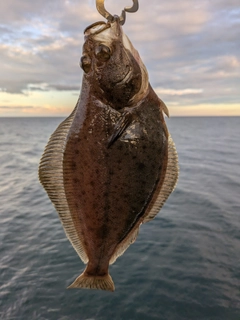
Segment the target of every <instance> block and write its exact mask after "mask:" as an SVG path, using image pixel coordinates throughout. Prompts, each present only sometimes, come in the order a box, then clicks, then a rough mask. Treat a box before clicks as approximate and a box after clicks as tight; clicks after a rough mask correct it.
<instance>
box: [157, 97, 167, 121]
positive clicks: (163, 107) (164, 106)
mask: <svg viewBox="0 0 240 320" xmlns="http://www.w3.org/2000/svg"><path fill="white" fill-rule="evenodd" d="M158 99H159V100H160V107H161V109H162V110H163V112H164V113H165V115H166V116H167V117H168V118H169V111H168V107H167V106H166V105H165V103H164V102H163V101H162V100H161V99H160V98H158Z"/></svg>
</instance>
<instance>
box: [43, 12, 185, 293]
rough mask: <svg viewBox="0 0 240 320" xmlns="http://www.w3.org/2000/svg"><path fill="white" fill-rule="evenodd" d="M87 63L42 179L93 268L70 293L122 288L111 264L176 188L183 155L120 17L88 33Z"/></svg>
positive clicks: (48, 151) (54, 136)
mask: <svg viewBox="0 0 240 320" xmlns="http://www.w3.org/2000/svg"><path fill="white" fill-rule="evenodd" d="M80 61H81V68H82V69H83V77H82V86H81V92H80V96H79V99H78V101H77V104H76V106H75V108H74V110H73V111H72V113H71V114H70V115H69V117H67V118H66V119H65V120H64V121H63V122H62V123H61V124H60V125H59V126H58V127H57V129H56V130H55V132H54V133H53V134H52V135H51V137H50V139H49V142H48V144H47V146H46V148H45V150H44V153H43V155H42V158H41V160H40V164H39V179H40V182H41V184H42V185H43V187H44V188H45V190H46V192H47V194H48V196H49V198H50V200H51V201H52V203H53V205H54V206H55V208H56V211H57V212H58V214H59V218H60V221H61V223H62V226H63V228H64V231H65V233H66V236H67V238H68V239H69V241H70V242H71V244H72V246H73V248H74V249H75V250H76V252H77V254H78V255H79V257H80V258H81V260H82V261H83V262H84V263H85V264H87V265H86V268H85V270H84V271H83V272H82V274H81V275H80V276H78V277H77V278H76V280H75V281H74V282H73V283H72V284H71V285H70V286H69V287H68V288H88V289H101V290H108V291H114V290H115V287H114V282H113V280H112V277H111V276H110V274H109V265H110V264H112V263H114V262H115V261H116V259H117V258H118V257H119V256H121V255H122V254H123V253H124V252H125V250H126V249H127V248H128V247H129V246H130V245H131V244H132V243H134V241H135V240H136V238H137V235H138V232H139V228H140V226H141V225H142V224H144V223H146V222H148V221H150V220H152V219H153V218H154V217H155V216H156V215H157V214H158V212H159V211H160V209H161V208H162V206H163V204H164V203H165V201H166V200H167V198H168V197H169V195H170V194H171V193H172V191H173V190H174V188H175V186H176V183H177V180H178V172H179V168H178V155H177V151H176V148H175V144H174V142H173V140H172V138H171V135H170V133H169V131H168V129H167V126H166V122H165V115H168V109H167V107H166V105H165V104H164V102H163V101H162V100H161V99H160V98H159V97H158V96H157V94H156V93H155V92H154V90H153V88H152V87H151V85H150V83H149V78H148V72H147V69H146V67H145V66H144V64H143V62H142V60H141V58H140V55H139V53H138V51H137V50H136V49H135V48H134V47H133V45H132V43H131V41H130V40H129V38H128V37H127V35H126V34H125V33H124V31H123V28H122V26H121V23H120V21H119V18H118V17H116V16H115V17H114V19H113V21H108V22H102V21H100V22H96V23H94V24H92V25H90V26H89V27H87V28H86V29H85V31H84V44H83V49H82V57H81V60H80ZM164 114H165V115H164Z"/></svg>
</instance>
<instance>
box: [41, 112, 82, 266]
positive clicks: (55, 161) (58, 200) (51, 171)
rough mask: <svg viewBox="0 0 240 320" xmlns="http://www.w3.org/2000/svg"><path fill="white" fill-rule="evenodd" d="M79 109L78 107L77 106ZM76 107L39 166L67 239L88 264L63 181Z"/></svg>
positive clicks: (53, 136)
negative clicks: (65, 159)
mask: <svg viewBox="0 0 240 320" xmlns="http://www.w3.org/2000/svg"><path fill="white" fill-rule="evenodd" d="M76 107H77V106H76ZM76 107H75V109H74V110H73V112H72V113H71V115H70V116H69V117H68V118H67V119H65V120H64V121H63V122H62V123H61V124H60V125H59V126H58V128H57V129H56V130H55V132H54V133H53V134H52V135H51V137H50V139H49V142H48V144H47V146H46V148H45V150H44V153H43V155H42V158H41V160H40V165H39V171H38V174H39V180H40V182H41V184H42V185H43V187H44V189H45V190H46V192H47V194H48V196H49V198H50V200H51V201H52V203H53V204H54V206H55V208H56V210H57V212H58V214H59V217H60V220H61V223H62V225H63V228H64V231H65V233H66V235H67V238H68V239H69V241H70V242H71V244H72V246H73V247H74V249H75V250H76V252H77V253H78V255H79V257H80V258H81V259H82V261H83V262H84V263H87V262H88V257H87V255H86V253H85V250H84V247H83V244H82V241H81V239H80V236H79V235H78V234H77V232H76V230H75V227H74V222H73V220H72V216H71V213H70V209H69V206H68V202H67V199H66V194H65V189H64V181H63V154H64V150H65V145H66V140H67V135H68V131H69V128H70V126H71V124H72V121H73V118H74V116H75V111H76Z"/></svg>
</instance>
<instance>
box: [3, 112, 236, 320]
mask: <svg viewBox="0 0 240 320" xmlns="http://www.w3.org/2000/svg"><path fill="white" fill-rule="evenodd" d="M61 121H62V119H60V118H5V119H4V118H0V319H1V320H13V319H17V320H35V319H36V320H155V319H156V320H200V319H201V320H239V319H240V118H239V117H236V118H234V117H216V118H215V117H213V118H210V117H209V118H207V117H206V118H204V117H203V118H194V117H192V118H191V117H189V118H187V117H186V118H170V119H167V123H168V127H169V130H170V132H171V134H172V137H173V139H174V141H175V144H176V147H177V150H178V154H179V164H180V177H179V181H178V184H177V187H176V189H175V191H174V192H173V193H172V195H171V196H170V198H169V199H168V201H167V202H166V204H165V205H164V207H163V208H162V210H161V212H160V213H159V214H158V216H157V217H156V218H155V219H154V220H152V221H151V222H149V223H147V224H144V225H143V226H142V227H141V229H140V234H139V236H138V238H137V241H136V242H135V243H134V244H133V245H131V246H130V247H129V249H128V250H127V251H126V252H125V254H124V255H123V256H121V257H120V258H118V260H117V261H116V262H115V264H113V265H112V266H111V267H110V273H111V275H112V277H113V280H114V282H115V286H116V291H115V292H113V293H112V292H104V291H95V290H67V289H66V287H67V286H68V285H69V284H71V282H72V281H73V280H74V279H75V278H76V277H77V276H78V275H79V274H80V273H81V271H82V270H83V269H84V265H83V263H82V262H81V261H80V259H79V258H78V256H77V254H76V252H75V251H74V249H73V248H72V247H71V245H70V243H69V242H68V240H67V238H66V236H65V234H64V231H63V229H62V226H61V223H60V221H59V218H58V215H57V213H56V212H55V209H54V208H53V206H52V204H51V203H50V200H49V199H48V197H47V194H46V193H45V191H44V190H43V189H42V187H41V185H40V183H39V182H38V163H39V159H40V156H41V154H42V152H43V149H44V147H45V145H46V143H47V141H48V138H49V136H50V134H51V133H52V132H53V131H54V129H55V128H56V127H57V125H58V124H59V123H60V122H61Z"/></svg>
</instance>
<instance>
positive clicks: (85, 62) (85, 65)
mask: <svg viewBox="0 0 240 320" xmlns="http://www.w3.org/2000/svg"><path fill="white" fill-rule="evenodd" d="M80 67H81V68H82V69H83V71H84V72H85V73H88V72H89V71H90V70H91V59H90V58H89V57H88V56H86V55H83V56H82V57H81V60H80Z"/></svg>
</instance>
